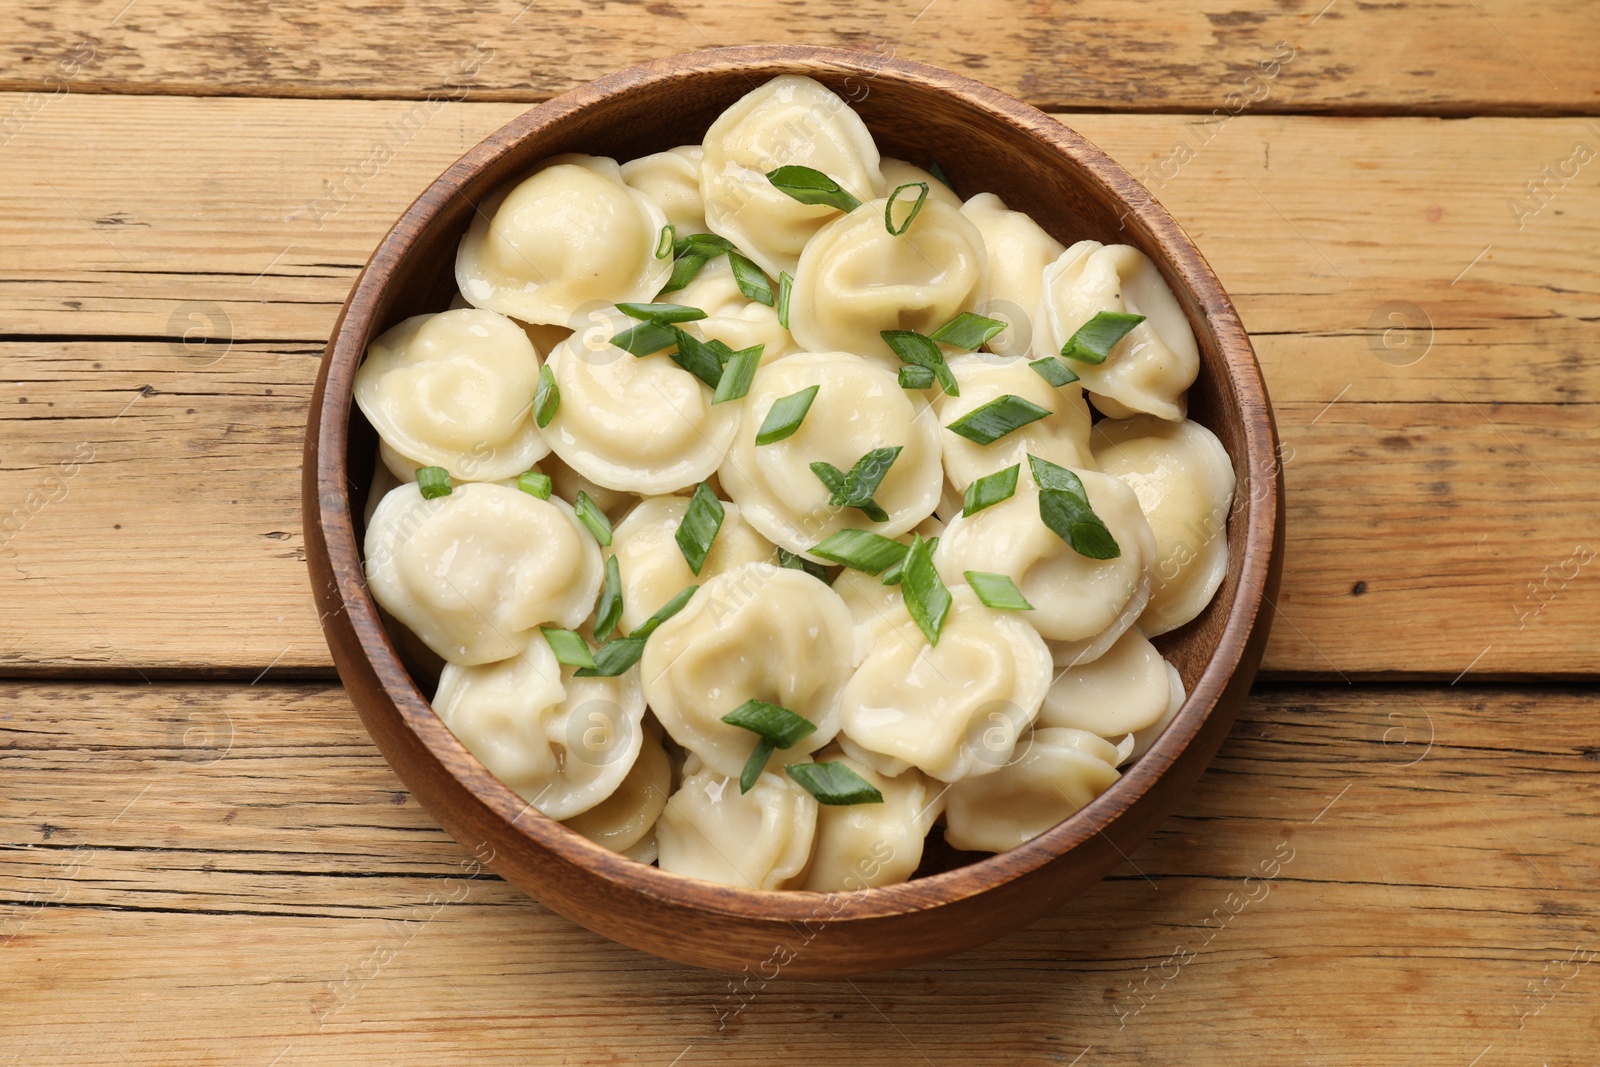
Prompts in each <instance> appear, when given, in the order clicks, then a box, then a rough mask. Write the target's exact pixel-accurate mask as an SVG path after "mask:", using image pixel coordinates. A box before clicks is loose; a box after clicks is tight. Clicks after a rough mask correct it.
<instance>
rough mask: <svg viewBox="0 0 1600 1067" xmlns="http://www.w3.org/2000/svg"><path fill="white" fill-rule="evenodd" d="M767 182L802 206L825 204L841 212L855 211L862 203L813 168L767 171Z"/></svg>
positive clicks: (784, 168)
mask: <svg viewBox="0 0 1600 1067" xmlns="http://www.w3.org/2000/svg"><path fill="white" fill-rule="evenodd" d="M767 181H769V182H771V183H772V187H773V188H774V189H776V190H778V191H779V192H780V193H785V194H787V195H788V196H789V197H791V198H792V199H795V200H798V201H800V203H802V204H825V205H827V206H828V207H834V208H838V209H839V210H840V211H854V210H855V209H856V208H858V207H860V206H861V201H859V200H857V199H856V198H855V197H853V196H851V195H850V193H849V192H848V191H847V190H846V189H845V188H844V187H843V186H842V185H840V184H839V183H838V182H836V181H834V180H833V179H832V178H830V177H828V176H827V175H826V174H824V173H822V172H821V171H820V170H815V169H813V168H811V167H799V166H793V165H791V166H787V167H779V168H778V169H777V170H769V171H767Z"/></svg>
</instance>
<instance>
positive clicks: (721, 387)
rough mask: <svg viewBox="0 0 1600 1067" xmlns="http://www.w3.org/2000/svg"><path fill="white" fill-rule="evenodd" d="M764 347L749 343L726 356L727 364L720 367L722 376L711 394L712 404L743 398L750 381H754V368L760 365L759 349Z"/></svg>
mask: <svg viewBox="0 0 1600 1067" xmlns="http://www.w3.org/2000/svg"><path fill="white" fill-rule="evenodd" d="M723 347H727V346H726V345H724V346H723ZM765 347H766V346H765V345H751V346H750V347H749V348H741V349H740V350H739V351H737V352H735V353H733V354H732V355H730V356H729V357H728V359H727V365H726V366H724V367H723V368H722V378H721V380H719V381H718V382H717V388H716V391H715V392H713V393H712V394H711V402H712V403H713V404H725V403H727V402H728V401H729V400H743V399H744V397H745V394H746V393H748V392H749V391H750V383H751V382H753V381H755V378H756V368H757V367H760V366H761V350H762V349H763V348H765Z"/></svg>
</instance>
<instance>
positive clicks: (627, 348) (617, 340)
mask: <svg viewBox="0 0 1600 1067" xmlns="http://www.w3.org/2000/svg"><path fill="white" fill-rule="evenodd" d="M676 340H677V335H676V334H674V333H673V332H672V327H671V326H669V325H666V324H664V323H660V322H641V323H640V324H639V325H637V326H630V327H628V328H627V329H626V330H623V331H622V332H621V333H619V334H617V335H616V336H615V337H613V338H612V339H611V343H612V344H614V345H616V346H617V347H618V348H620V349H622V350H623V351H624V352H627V353H628V354H629V355H633V356H639V357H640V358H643V357H645V356H648V355H650V354H651V353H652V352H659V351H661V350H662V349H663V348H670V347H671V346H672V344H673V343H674V342H675V341H676Z"/></svg>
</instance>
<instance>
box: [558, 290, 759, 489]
mask: <svg viewBox="0 0 1600 1067" xmlns="http://www.w3.org/2000/svg"><path fill="white" fill-rule="evenodd" d="M636 325H638V323H637V322H635V321H634V320H633V319H630V318H628V317H627V316H626V315H623V314H622V313H621V312H620V311H612V312H610V313H608V315H607V316H606V318H605V323H604V324H603V325H597V326H594V327H591V328H588V329H584V330H580V331H578V332H577V333H575V334H573V335H572V337H570V338H569V339H568V340H566V341H565V342H563V343H562V344H560V345H558V346H556V349H555V351H553V352H551V353H550V358H549V360H548V361H547V365H548V366H549V368H550V371H551V373H552V374H553V375H554V376H555V381H556V385H557V387H559V388H560V390H561V404H560V406H559V407H558V408H557V409H556V413H555V417H554V418H553V419H551V421H550V424H549V425H548V426H546V427H545V429H544V436H545V440H546V441H548V442H549V443H550V447H551V449H552V450H553V451H554V452H555V453H556V455H558V456H560V457H561V459H562V461H563V462H565V463H566V464H567V466H569V467H571V468H572V469H573V470H575V471H577V472H578V473H579V474H581V475H583V476H584V477H585V478H588V479H590V480H591V481H594V482H598V483H599V484H600V485H603V486H605V487H607V488H608V489H617V490H622V491H625V492H630V493H639V494H642V495H648V496H655V495H658V494H662V493H670V492H673V491H674V490H677V489H682V488H684V487H685V486H690V485H694V484H695V483H696V482H702V481H705V480H706V478H708V477H709V476H710V475H711V473H712V472H713V471H715V470H716V469H717V467H718V466H719V465H721V463H722V460H723V457H724V456H726V455H727V453H728V446H729V445H730V444H732V443H733V437H734V434H735V433H737V432H738V429H739V414H740V411H741V409H742V408H743V405H742V404H738V403H726V404H712V403H711V390H710V389H709V388H708V387H707V386H706V384H705V383H704V382H702V381H701V380H700V379H699V378H696V377H695V376H694V375H692V374H690V373H689V372H688V371H686V370H684V369H683V368H682V367H680V366H678V364H677V363H675V362H673V360H672V358H671V357H670V356H668V355H666V354H665V353H662V352H656V353H653V354H651V355H648V356H643V357H639V356H632V355H629V354H628V353H627V352H624V351H623V350H622V349H620V348H618V347H617V346H615V345H613V344H612V343H611V338H612V337H615V336H616V335H617V334H619V333H621V332H623V331H624V330H627V329H629V328H630V327H632V326H636Z"/></svg>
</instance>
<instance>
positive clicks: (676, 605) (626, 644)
mask: <svg viewBox="0 0 1600 1067" xmlns="http://www.w3.org/2000/svg"><path fill="white" fill-rule="evenodd" d="M699 588H700V587H699V586H698V585H691V586H689V587H688V588H686V589H684V590H683V591H682V592H681V593H679V594H678V595H677V596H675V597H673V598H672V599H671V600H669V601H667V602H666V604H665V605H664V606H663V607H662V608H661V610H660V611H658V612H656V613H655V614H654V615H652V616H650V617H649V618H648V619H646V620H645V621H644V624H643V625H642V626H640V627H639V628H638V629H637V630H635V631H633V633H631V634H629V635H628V636H627V637H613V638H612V639H611V640H609V641H607V642H606V643H605V644H603V645H601V646H600V647H599V648H597V649H595V653H594V666H593V667H584V668H582V669H581V670H579V671H578V677H579V678H615V677H616V676H617V675H619V674H622V673H624V672H625V671H627V670H628V668H630V667H632V666H633V665H634V664H635V663H638V662H639V657H641V656H643V655H644V643H645V639H646V638H648V637H649V636H650V635H651V634H653V633H655V632H656V627H658V626H660V625H661V624H662V623H664V622H666V621H667V620H668V619H670V618H672V617H673V616H674V615H676V614H677V613H678V612H680V611H682V610H683V606H684V605H685V604H687V603H688V602H689V598H690V597H692V596H694V591H695V590H696V589H699Z"/></svg>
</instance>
